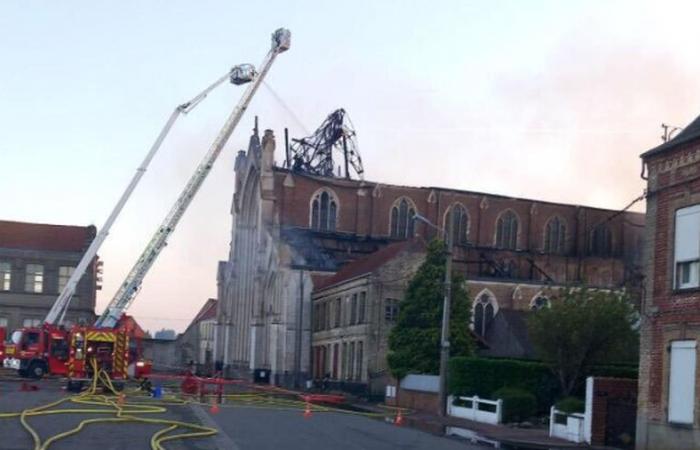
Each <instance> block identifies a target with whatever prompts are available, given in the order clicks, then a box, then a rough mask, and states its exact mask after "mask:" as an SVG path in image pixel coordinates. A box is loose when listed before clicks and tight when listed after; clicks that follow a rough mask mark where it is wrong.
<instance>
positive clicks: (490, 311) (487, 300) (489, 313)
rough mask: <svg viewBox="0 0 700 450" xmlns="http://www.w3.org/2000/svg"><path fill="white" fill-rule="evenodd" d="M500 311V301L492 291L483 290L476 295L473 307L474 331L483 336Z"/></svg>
mask: <svg viewBox="0 0 700 450" xmlns="http://www.w3.org/2000/svg"><path fill="white" fill-rule="evenodd" d="M497 312H498V302H496V297H494V296H493V294H492V293H491V292H490V291H487V290H485V291H482V293H481V294H479V295H478V296H477V297H476V300H475V301H474V308H473V316H472V317H473V319H472V320H473V323H474V332H475V333H476V334H478V335H479V336H481V337H483V336H484V335H485V334H486V330H488V328H489V325H491V322H493V318H494V316H495V315H496V313H497Z"/></svg>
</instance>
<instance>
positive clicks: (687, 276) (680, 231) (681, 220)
mask: <svg viewBox="0 0 700 450" xmlns="http://www.w3.org/2000/svg"><path fill="white" fill-rule="evenodd" d="M673 256H674V267H675V271H676V275H675V279H676V284H675V286H676V289H687V288H696V287H699V286H700V205H695V206H691V207H689V208H683V209H679V210H678V211H676V235H675V246H674V255H673Z"/></svg>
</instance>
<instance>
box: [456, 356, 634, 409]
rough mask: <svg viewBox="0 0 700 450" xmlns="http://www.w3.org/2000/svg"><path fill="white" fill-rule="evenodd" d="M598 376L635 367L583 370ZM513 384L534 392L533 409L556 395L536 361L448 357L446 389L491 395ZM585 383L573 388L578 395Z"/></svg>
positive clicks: (621, 374) (626, 373)
mask: <svg viewBox="0 0 700 450" xmlns="http://www.w3.org/2000/svg"><path fill="white" fill-rule="evenodd" d="M588 375H593V376H598V377H617V378H637V368H636V367H632V366H595V367H592V368H591V370H590V371H589V373H587V374H586V376H588ZM506 386H507V387H516V388H520V389H524V390H526V391H528V392H531V393H532V394H534V395H535V398H536V399H537V411H538V412H540V413H546V412H548V411H549V407H550V406H552V405H553V404H554V403H555V402H556V400H557V398H560V397H561V388H560V384H559V381H558V380H557V378H556V376H555V375H554V374H553V373H552V371H551V369H550V368H549V366H548V365H547V364H545V363H542V362H537V361H520V360H515V359H496V358H477V357H455V358H452V359H450V367H449V391H450V393H451V394H454V395H465V396H472V395H478V396H479V397H482V398H491V394H492V393H493V392H495V391H496V390H498V389H500V388H502V387H506ZM585 389H586V386H585V383H583V384H581V385H580V386H579V387H578V389H577V390H576V391H575V395H580V396H582V395H583V394H584V392H585Z"/></svg>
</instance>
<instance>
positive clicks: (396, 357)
mask: <svg viewBox="0 0 700 450" xmlns="http://www.w3.org/2000/svg"><path fill="white" fill-rule="evenodd" d="M445 258H446V254H445V245H444V243H443V242H442V241H438V240H435V241H432V242H431V243H430V244H429V245H428V251H427V255H426V258H425V261H424V262H423V264H422V265H421V266H420V267H419V268H418V271H417V272H416V274H415V275H414V277H413V278H412V279H411V281H410V283H409V285H408V289H407V290H406V295H405V297H404V299H403V300H402V301H401V303H400V305H399V316H398V320H397V322H396V325H395V326H394V328H393V329H392V330H391V333H390V335H389V354H388V356H387V361H388V363H389V369H390V370H391V373H392V375H394V376H395V377H396V378H399V379H401V378H403V377H404V376H406V375H407V374H409V373H423V374H437V373H438V371H439V366H440V330H441V326H442V304H443V296H444V286H445ZM451 306H452V310H451V318H450V354H451V356H468V355H469V354H470V353H471V347H472V342H471V336H470V333H469V317H470V307H469V298H468V294H467V291H466V289H465V287H464V278H463V277H461V276H459V275H457V274H453V276H452V304H451Z"/></svg>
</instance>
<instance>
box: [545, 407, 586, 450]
mask: <svg viewBox="0 0 700 450" xmlns="http://www.w3.org/2000/svg"><path fill="white" fill-rule="evenodd" d="M585 420H586V418H585V415H584V414H580V413H573V414H567V413H565V412H562V411H559V410H557V409H556V408H555V407H554V406H552V409H551V410H550V413H549V435H550V436H552V437H558V438H562V439H566V440H567V441H571V442H576V443H581V442H584V440H585V435H584V426H583V425H584V421H585Z"/></svg>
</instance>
